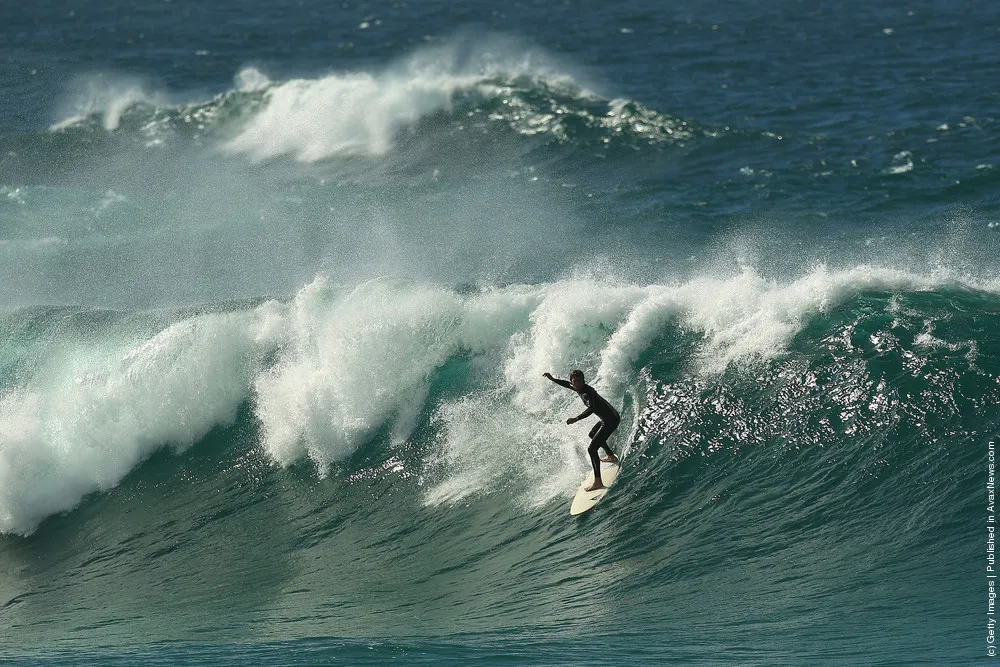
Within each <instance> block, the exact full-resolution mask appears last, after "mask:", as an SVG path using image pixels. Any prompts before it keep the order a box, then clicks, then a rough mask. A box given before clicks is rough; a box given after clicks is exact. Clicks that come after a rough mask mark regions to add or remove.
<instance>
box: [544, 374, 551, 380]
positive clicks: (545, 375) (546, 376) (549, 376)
mask: <svg viewBox="0 0 1000 667" xmlns="http://www.w3.org/2000/svg"><path fill="white" fill-rule="evenodd" d="M542 377H543V378H548V379H550V380H551V379H552V373H542Z"/></svg>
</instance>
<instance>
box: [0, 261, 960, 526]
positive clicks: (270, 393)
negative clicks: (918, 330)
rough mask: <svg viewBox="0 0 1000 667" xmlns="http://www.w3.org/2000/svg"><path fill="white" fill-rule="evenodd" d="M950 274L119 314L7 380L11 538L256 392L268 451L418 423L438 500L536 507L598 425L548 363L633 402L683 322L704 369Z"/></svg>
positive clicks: (398, 437)
mask: <svg viewBox="0 0 1000 667" xmlns="http://www.w3.org/2000/svg"><path fill="white" fill-rule="evenodd" d="M953 282H956V281H955V279H952V278H946V277H942V276H940V275H937V276H921V275H915V274H910V273H906V272H901V271H894V270H889V269H882V268H877V267H871V266H858V267H854V268H852V269H848V270H841V271H833V270H829V269H827V268H824V267H817V268H815V269H813V270H812V271H810V272H809V273H807V274H805V275H802V276H801V277H799V278H797V279H794V280H790V281H775V280H768V279H765V278H763V277H761V276H759V275H757V274H756V273H754V272H753V271H752V270H743V271H742V272H741V273H738V274H736V275H730V276H728V277H719V278H712V277H706V276H703V277H699V278H696V279H693V280H690V281H687V282H677V283H668V284H654V285H630V284H622V283H614V282H605V281H599V280H580V279H573V280H564V281H559V282H555V283H550V284H544V285H519V286H518V285H515V286H507V287H502V288H501V287H498V288H488V289H483V290H480V291H478V292H474V293H471V294H459V293H456V292H455V291H454V290H450V289H446V288H442V287H440V286H435V285H427V284H413V283H404V282H400V281H390V280H374V281H370V282H366V283H363V284H360V285H356V286H351V287H346V288H345V287H340V286H336V285H333V284H331V283H330V282H329V281H328V280H327V279H325V278H322V277H320V278H317V279H316V280H314V281H313V282H312V283H310V284H309V285H307V286H305V287H303V288H302V290H300V292H299V293H298V295H297V296H296V297H295V298H294V299H293V300H291V301H289V302H287V303H279V302H274V301H272V302H267V303H265V304H262V305H260V306H257V307H255V308H252V309H249V310H237V311H234V312H230V313H216V314H205V315H197V316H193V317H186V318H183V319H180V320H179V321H177V322H175V323H173V324H171V325H169V326H167V327H165V328H163V329H162V330H161V331H159V333H157V334H155V335H153V336H151V337H148V338H141V337H139V338H137V337H136V336H134V335H132V336H131V337H130V335H129V334H128V332H127V331H120V330H116V329H114V328H113V326H112V329H111V330H109V331H108V332H106V335H105V336H103V337H102V338H99V340H100V341H102V342H101V343H100V344H99V345H97V344H95V343H93V342H90V343H86V342H83V339H80V340H77V339H76V338H75V337H74V335H73V334H72V332H71V331H70V332H68V333H66V334H65V335H67V336H69V338H67V340H66V341H64V343H65V344H63V343H60V345H58V346H56V347H58V348H60V349H63V350H65V351H64V352H63V353H62V354H59V355H52V354H51V350H52V345H51V341H49V342H42V343H39V348H38V352H37V359H35V360H34V361H33V363H32V364H31V365H30V367H31V368H33V369H35V370H33V371H32V373H31V376H30V377H27V378H25V377H21V376H18V378H17V379H16V380H8V382H9V383H11V384H10V385H9V386H5V387H3V388H2V394H0V532H3V533H20V534H27V533H30V532H31V531H32V530H34V528H35V527H36V526H37V524H38V523H39V522H40V521H41V520H42V519H44V518H45V517H46V516H49V515H51V514H53V513H57V512H60V511H65V510H68V509H71V508H72V507H74V506H75V505H76V504H77V503H78V502H79V501H80V499H81V498H83V497H84V496H85V495H87V494H88V493H92V492H95V491H101V490H106V489H109V488H111V487H113V486H115V485H116V484H118V483H119V482H120V481H121V480H122V478H123V477H124V476H125V475H126V474H127V473H128V472H129V471H130V470H131V469H132V468H134V467H135V466H137V465H138V464H139V463H141V462H142V461H143V460H144V459H145V458H147V457H148V456H149V455H150V454H151V453H152V452H154V451H155V450H157V449H158V448H161V447H164V446H173V447H174V448H175V449H177V450H183V449H184V448H186V447H188V446H190V445H191V444H193V443H195V442H197V441H198V440H199V439H201V438H202V437H204V436H205V434H206V433H207V432H208V431H209V430H210V429H211V428H212V427H213V426H215V425H218V424H226V423H228V422H230V421H232V419H233V418H234V416H235V414H236V411H237V408H238V407H239V405H240V404H241V403H243V402H245V401H248V400H249V401H250V405H251V407H252V409H253V411H254V413H255V416H256V418H257V420H258V421H259V423H260V427H261V428H260V434H261V441H260V443H259V444H260V446H261V448H262V450H263V451H265V452H266V453H267V454H268V455H269V456H270V457H271V458H272V459H273V460H274V461H275V462H277V463H279V464H281V465H289V464H292V463H295V462H298V461H302V460H311V461H313V462H314V463H315V465H316V466H317V469H318V470H319V472H320V474H326V473H327V472H328V471H329V469H330V464H331V463H333V462H335V461H338V460H343V459H344V458H345V457H347V456H349V455H350V454H352V453H353V452H354V451H355V450H357V449H358V448H359V447H360V446H362V445H363V444H365V443H366V442H367V441H368V440H370V439H371V438H372V437H373V436H374V435H375V434H377V433H378V432H385V433H386V434H388V435H389V446H390V447H392V446H395V444H397V443H400V442H405V441H407V440H408V439H410V438H411V437H412V436H413V434H414V433H416V432H418V431H419V432H420V433H421V434H422V436H421V437H422V438H424V441H425V442H431V443H433V444H432V445H431V451H429V452H428V454H427V456H428V458H427V463H426V464H425V465H426V468H425V471H424V474H423V476H422V482H421V483H422V484H423V485H424V499H425V502H427V503H429V504H447V503H450V502H456V501H459V500H461V499H463V498H466V497H468V496H469V495H470V494H475V493H480V492H490V491H491V490H495V489H498V488H504V487H505V485H508V484H510V483H511V481H510V480H512V479H516V480H518V481H517V483H520V484H525V485H527V493H522V494H520V495H521V497H524V498H525V502H526V504H527V505H528V506H529V507H530V506H536V505H539V504H542V503H545V502H547V501H549V500H551V499H552V498H554V497H557V496H564V495H566V494H568V493H569V492H571V490H572V488H573V486H574V485H575V484H576V482H577V481H578V479H579V477H580V476H581V475H582V473H583V472H584V471H585V470H586V467H587V461H586V455H585V452H584V446H583V445H584V443H585V441H586V438H585V434H586V431H587V429H588V428H589V425H588V424H578V425H573V426H571V427H567V426H566V425H565V419H566V417H568V416H572V415H575V414H579V412H580V411H582V409H583V406H582V404H581V403H580V402H579V400H578V399H577V397H576V396H575V394H573V392H571V391H567V390H565V389H563V388H561V387H557V386H555V385H552V384H551V383H549V382H548V381H547V380H545V379H544V378H543V377H542V374H543V373H545V372H552V373H553V374H555V375H557V376H560V377H566V376H567V375H568V373H569V371H570V370H571V369H573V368H581V369H583V370H584V371H585V372H586V373H587V377H588V381H589V382H590V383H591V384H592V385H594V386H595V387H596V388H597V389H598V390H599V391H601V393H602V394H604V395H605V396H607V397H608V398H609V399H610V400H612V401H613V402H615V403H617V404H619V405H621V402H622V399H623V396H624V395H625V393H626V392H627V391H628V390H629V387H630V385H632V384H634V382H635V377H636V374H637V372H638V370H639V369H638V360H639V358H640V356H641V355H642V354H643V353H644V352H646V351H647V350H649V349H650V347H651V346H652V345H653V344H654V342H655V340H656V339H657V337H659V336H660V335H661V334H662V333H664V332H665V331H666V330H667V328H668V327H676V328H679V329H681V330H687V331H691V332H696V333H698V334H700V336H701V343H700V349H699V351H698V353H697V355H696V356H695V357H694V358H692V359H690V368H689V372H691V373H695V374H714V373H717V372H719V371H721V370H723V369H724V368H725V367H726V366H727V365H728V364H731V363H742V362H744V361H746V360H752V359H759V358H768V357H773V356H775V355H780V354H782V353H783V352H784V350H786V349H787V346H788V344H789V342H790V341H791V340H792V339H793V337H794V336H795V335H796V334H797V333H798V332H799V331H801V330H802V328H803V327H804V326H805V325H806V324H807V323H808V321H809V320H810V318H811V317H812V316H813V315H814V314H815V313H818V312H822V311H826V310H829V309H831V308H834V307H836V306H837V304H838V303H840V302H841V301H842V300H843V299H845V298H848V297H849V296H851V295H853V294H857V293H858V292H859V291H863V290H868V289H878V290H922V289H930V288H933V287H935V286H937V285H940V284H942V283H953ZM89 340H91V341H93V338H92V337H91V338H89ZM116 341H122V342H116ZM452 359H463V360H464V362H463V363H464V364H465V366H464V367H465V368H467V369H471V370H468V372H472V373H473V375H474V377H473V378H472V379H471V380H469V381H470V382H471V385H470V386H471V387H472V390H471V391H466V392H465V393H463V394H462V395H460V396H453V395H451V396H448V395H447V393H446V397H445V398H439V399H437V403H436V404H435V405H429V404H428V396H429V393H428V388H429V387H430V386H431V384H432V382H433V380H434V376H435V374H436V373H438V372H439V370H440V369H441V368H442V367H443V366H445V365H446V364H447V363H448V362H449V360H452ZM428 414H430V415H432V417H431V419H430V423H421V419H426V417H424V415H428ZM619 437H622V436H619ZM613 444H614V443H613ZM618 444H619V445H620V444H621V443H620V442H619V443H618Z"/></svg>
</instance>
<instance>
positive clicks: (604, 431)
mask: <svg viewBox="0 0 1000 667" xmlns="http://www.w3.org/2000/svg"><path fill="white" fill-rule="evenodd" d="M616 428H618V424H617V423H611V424H603V423H602V424H601V430H600V432H599V433H598V434H597V435H596V436H595V437H594V441H595V442H597V441H600V443H601V448H603V449H604V451H606V452H607V453H608V455H607V456H605V457H604V458H603V459H601V460H602V461H604V462H605V463H618V456H617V455H615V453H614V451H613V450H612V449H611V447H610V446H609V445H608V438H610V437H611V434H612V433H614V432H615V429H616Z"/></svg>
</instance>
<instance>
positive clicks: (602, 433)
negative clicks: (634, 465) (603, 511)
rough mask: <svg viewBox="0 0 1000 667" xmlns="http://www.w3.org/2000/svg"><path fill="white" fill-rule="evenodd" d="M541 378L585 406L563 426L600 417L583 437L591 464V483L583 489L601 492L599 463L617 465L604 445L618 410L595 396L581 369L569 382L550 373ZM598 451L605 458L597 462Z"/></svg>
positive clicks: (576, 371) (611, 431)
mask: <svg viewBox="0 0 1000 667" xmlns="http://www.w3.org/2000/svg"><path fill="white" fill-rule="evenodd" d="M543 376H544V377H547V378H548V379H550V380H552V381H553V382H555V383H556V384H557V385H559V386H561V387H566V388H567V389H572V390H573V391H575V392H576V393H577V394H579V395H580V398H581V399H582V400H583V404H584V405H586V406H587V409H586V410H584V411H583V412H582V413H581V414H580V415H579V416H578V417H570V418H569V419H567V420H566V423H567V424H573V423H575V422H578V421H580V420H581V419H586V418H587V417H589V416H590V415H597V416H598V417H600V418H601V421H599V422H597V423H596V424H594V428H592V429H590V434H589V435H588V436H587V437H589V438H590V447H588V448H587V453H588V454H590V462H591V463H592V464H593V465H594V483H593V484H592V485H591V486H589V487H587V489H586V490H587V491H596V490H597V489H603V488H604V482H603V481H602V480H601V461H604V462H606V463H618V457H617V456H615V453H614V452H613V451H611V447H609V446H608V438H609V437H610V436H611V434H612V433H614V432H615V429H616V428H618V423H619V422H620V421H621V417H620V416H619V415H618V411H617V410H615V409H614V407H613V406H612V405H611V404H610V403H608V402H607V401H606V400H605V399H604V397H603V396H601V395H600V394H598V393H597V390H596V389H594V388H593V387H591V386H590V385H589V384H587V383H586V382H584V381H583V371H581V370H575V371H573V372H572V373H570V374H569V382H566V380H560V379H558V378H554V377H552V374H551V373H543ZM601 448H603V449H604V450H605V451H607V452H608V455H607V456H605V457H604V458H603V459H598V458H597V450H598V449H601Z"/></svg>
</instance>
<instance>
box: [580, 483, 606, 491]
mask: <svg viewBox="0 0 1000 667" xmlns="http://www.w3.org/2000/svg"><path fill="white" fill-rule="evenodd" d="M603 488H606V487H605V486H604V482H594V483H593V484H591V485H590V486H588V487H587V488H586V489H584V491H597V490H598V489H603Z"/></svg>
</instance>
